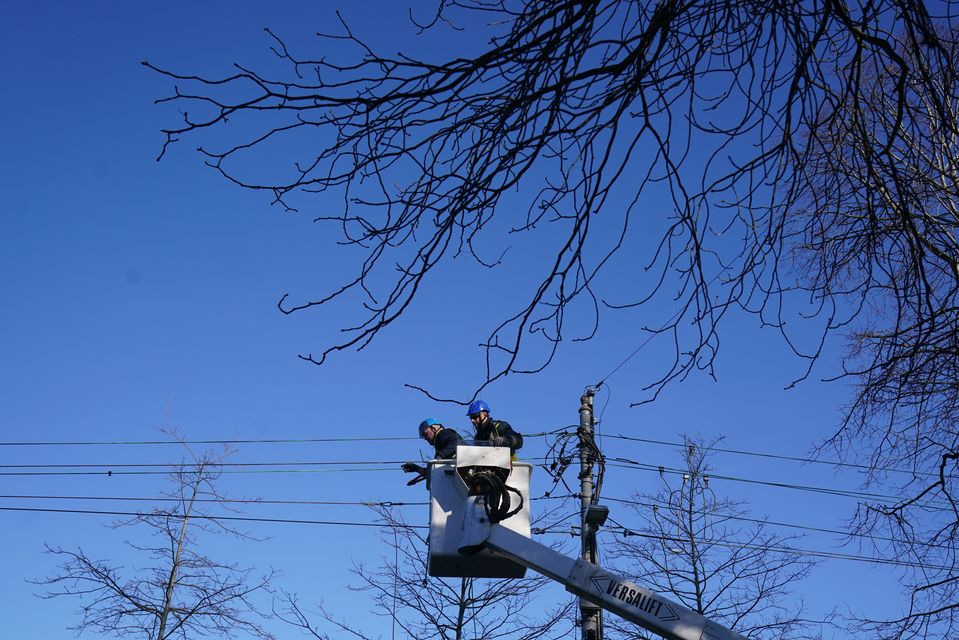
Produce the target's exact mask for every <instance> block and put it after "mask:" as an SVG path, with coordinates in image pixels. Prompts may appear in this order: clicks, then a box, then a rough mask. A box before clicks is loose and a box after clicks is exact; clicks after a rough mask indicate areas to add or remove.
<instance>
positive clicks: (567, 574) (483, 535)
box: [460, 496, 748, 640]
mask: <svg viewBox="0 0 959 640" xmlns="http://www.w3.org/2000/svg"><path fill="white" fill-rule="evenodd" d="M481 500H482V499H481V498H477V497H475V496H472V497H470V498H468V499H467V511H466V514H465V518H464V520H463V530H462V533H461V536H460V552H461V553H463V554H467V555H468V554H470V553H473V552H475V551H478V550H479V549H482V548H489V549H493V550H494V551H497V552H498V553H500V554H502V555H504V556H506V557H508V558H509V559H510V560H512V561H513V562H516V563H518V564H521V565H523V566H524V567H527V568H529V569H532V570H533V571H536V572H537V573H541V574H543V575H544V576H546V577H548V578H552V579H553V580H555V581H557V582H559V583H561V584H563V585H564V586H565V587H566V590H567V591H569V592H571V593H574V594H576V595H578V596H582V597H583V598H586V599H587V600H589V601H590V602H593V603H594V604H596V605H598V606H600V607H602V608H603V609H606V610H607V611H612V612H613V613H615V614H617V615H619V616H621V617H623V618H625V619H626V620H629V621H630V622H635V623H636V624H638V625H640V626H642V627H644V628H646V629H648V630H649V631H652V632H653V633H655V634H657V635H660V636H662V637H663V638H667V639H668V640H748V639H747V638H746V637H745V636H743V635H740V634H738V633H736V632H735V631H731V630H729V629H727V628H726V627H724V626H722V625H720V624H717V623H715V622H712V621H710V620H709V619H707V618H705V617H703V616H701V615H699V614H698V613H696V612H695V611H692V610H690V609H687V608H686V607H684V606H682V605H680V604H677V603H675V602H670V601H669V600H667V599H665V598H663V597H662V596H661V595H659V594H657V593H654V592H652V591H650V590H648V589H644V588H642V587H640V586H637V585H635V584H633V583H632V582H630V581H629V580H626V579H625V578H622V577H620V576H618V575H616V574H615V573H612V572H610V571H606V570H605V569H603V568H602V567H598V566H596V565H594V564H591V563H589V562H586V561H585V560H579V559H573V558H568V557H566V556H564V555H563V554H561V553H558V552H556V551H554V550H553V549H550V548H549V547H547V546H545V545H542V544H540V543H538V542H535V541H533V540H530V539H528V538H526V537H524V536H522V535H520V534H519V533H516V532H515V531H511V530H509V529H507V528H506V527H503V526H501V525H498V524H493V525H491V524H490V523H489V520H488V519H487V518H486V513H485V511H484V507H483V503H482V501H481Z"/></svg>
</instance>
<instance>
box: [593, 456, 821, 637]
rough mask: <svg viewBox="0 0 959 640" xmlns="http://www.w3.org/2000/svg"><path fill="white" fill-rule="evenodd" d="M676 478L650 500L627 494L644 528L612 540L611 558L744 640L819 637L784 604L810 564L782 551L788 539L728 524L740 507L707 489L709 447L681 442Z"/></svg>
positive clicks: (796, 605)
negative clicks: (737, 633) (680, 471)
mask: <svg viewBox="0 0 959 640" xmlns="http://www.w3.org/2000/svg"><path fill="white" fill-rule="evenodd" d="M684 442H685V443H686V448H685V450H684V452H683V466H682V469H683V470H684V473H683V474H682V475H681V476H680V478H679V479H676V480H674V481H673V482H670V481H669V480H668V479H667V478H666V477H665V476H664V477H663V487H662V489H660V491H658V492H657V493H654V494H651V495H644V494H635V495H634V496H633V500H634V501H635V502H634V504H633V505H632V507H633V510H634V511H635V513H636V514H637V515H638V516H639V521H640V522H642V523H643V524H644V525H645V526H644V527H643V529H642V530H641V531H639V532H632V531H631V530H629V529H626V530H625V531H628V532H630V533H632V534H633V535H629V536H626V537H624V538H623V539H622V540H619V541H617V543H616V545H615V546H614V547H613V549H614V550H613V552H612V555H613V557H614V559H615V560H616V561H617V562H618V563H625V564H626V566H627V567H628V572H629V575H631V576H635V578H636V580H637V581H638V582H640V583H642V584H646V585H649V586H650V588H651V589H654V590H656V591H659V592H660V593H664V594H667V595H669V594H672V597H674V598H675V599H676V600H678V601H679V602H681V603H682V604H683V605H685V606H686V607H689V608H690V609H692V610H693V611H696V612H697V613H700V614H702V615H704V616H707V617H708V618H710V619H711V620H715V621H717V622H719V623H721V624H723V625H725V626H727V627H729V628H730V629H733V630H735V631H738V632H739V633H741V634H743V635H744V636H746V637H747V638H749V639H750V640H773V639H781V640H786V639H791V640H798V639H800V638H818V637H821V632H822V629H821V627H822V623H817V622H816V621H815V620H814V619H812V618H810V617H809V614H807V613H806V612H805V611H804V610H803V603H802V601H801V600H796V599H793V598H790V597H789V596H790V594H791V591H792V589H793V588H794V587H795V585H796V583H797V581H799V580H801V579H802V578H803V577H804V576H806V575H807V574H808V573H809V571H810V570H811V569H812V567H813V565H814V562H813V561H812V560H810V559H809V558H806V557H803V556H799V555H796V554H795V553H790V552H788V551H785V552H784V551H783V550H782V549H784V548H788V547H789V546H790V543H791V542H793V541H794V540H795V537H782V536H777V535H775V534H773V533H771V532H769V531H767V530H766V527H765V526H764V525H762V524H756V525H755V526H754V527H752V528H751V529H750V530H744V529H743V527H742V525H741V523H739V522H737V521H736V520H737V519H738V518H739V517H740V516H742V515H743V514H744V513H745V511H744V508H743V506H742V505H741V504H738V503H735V502H733V501H731V500H729V499H728V498H722V497H720V496H718V495H717V494H716V493H715V491H713V489H712V488H711V487H710V486H709V473H710V469H709V463H708V459H707V458H708V452H709V448H710V447H711V446H715V445H716V442H715V441H714V442H708V443H705V442H703V441H701V440H694V439H691V438H688V437H686V438H684ZM609 624H610V626H612V627H613V628H614V629H615V630H616V631H617V632H618V633H619V634H620V635H621V636H623V637H627V638H649V634H648V633H647V632H646V631H644V630H643V629H640V628H639V627H636V626H633V625H629V624H625V623H622V622H621V621H611V622H610V623H609Z"/></svg>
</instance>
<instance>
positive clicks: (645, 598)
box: [587, 569, 679, 622]
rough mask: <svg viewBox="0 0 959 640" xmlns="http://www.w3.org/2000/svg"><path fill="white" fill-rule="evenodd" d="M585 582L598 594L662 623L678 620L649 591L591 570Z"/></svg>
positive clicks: (675, 615)
mask: <svg viewBox="0 0 959 640" xmlns="http://www.w3.org/2000/svg"><path fill="white" fill-rule="evenodd" d="M587 581H588V582H591V583H592V584H593V586H594V587H595V589H596V590H597V591H599V592H600V593H605V594H606V595H608V596H612V597H613V598H616V599H617V600H620V601H621V602H623V603H625V604H628V605H630V606H631V607H633V608H635V609H638V610H639V611H642V612H644V613H646V614H648V615H651V616H653V617H654V618H658V619H659V620H662V621H664V622H675V621H677V620H679V616H678V615H677V614H676V611H675V610H674V609H673V608H672V607H671V606H670V605H669V603H668V602H665V601H664V600H662V599H661V598H659V597H657V596H656V594H654V593H653V592H651V591H647V590H646V589H642V588H640V587H637V586H636V585H634V584H633V583H631V582H619V581H618V580H615V579H613V578H610V577H608V576H604V575H602V574H601V573H600V572H599V571H598V570H595V569H594V570H591V571H590V575H589V576H588V577H587Z"/></svg>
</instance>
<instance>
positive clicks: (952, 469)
mask: <svg viewBox="0 0 959 640" xmlns="http://www.w3.org/2000/svg"><path fill="white" fill-rule="evenodd" d="M906 35H908V34H906ZM934 37H935V38H936V41H937V43H938V45H939V47H940V49H939V51H940V52H941V56H939V57H934V58H931V59H928V60H923V59H922V58H923V55H924V53H925V50H926V47H925V45H924V43H920V42H915V41H912V40H911V39H909V38H908V37H906V36H904V37H902V38H901V39H900V40H899V41H897V42H896V43H895V45H896V49H895V52H894V58H893V59H894V60H895V62H896V64H897V65H898V66H899V67H901V68H902V69H903V70H904V72H903V73H902V74H898V75H890V74H889V73H886V70H885V69H883V68H876V67H874V66H871V65H870V66H868V67H866V68H865V69H864V71H863V81H862V83H861V86H862V87H863V92H862V96H861V99H860V100H852V99H851V97H850V99H848V100H845V101H843V102H841V103H839V104H836V105H834V106H833V110H834V113H835V114H838V117H831V118H828V121H829V126H828V127H823V128H822V129H821V131H819V132H818V134H819V135H818V139H817V140H816V141H815V143H814V144H813V145H811V148H812V149H814V151H815V153H814V154H813V155H812V156H811V159H812V160H813V161H812V162H810V163H809V165H808V166H807V167H806V171H807V173H808V175H810V177H811V187H812V191H811V195H810V207H809V211H810V212H815V211H818V212H821V213H820V214H819V215H817V218H818V219H817V220H816V221H815V223H814V225H811V226H810V225H808V223H806V225H807V228H808V229H810V230H814V231H813V232H811V233H807V235H806V241H807V243H808V245H809V251H808V254H810V255H812V256H813V257H814V258H815V260H816V262H814V263H810V264H809V265H808V269H809V272H810V273H811V274H812V276H813V282H815V283H816V284H817V286H819V287H821V288H822V289H824V290H826V291H830V292H833V291H835V292H842V294H843V295H844V296H846V297H852V298H855V300H854V302H853V304H854V305H855V306H856V307H857V308H865V309H868V315H867V317H866V318H863V319H862V320H861V321H859V322H857V323H856V324H855V325H853V326H852V331H851V332H850V335H851V337H852V341H853V342H852V343H853V347H854V349H853V353H852V357H851V358H850V359H849V360H848V361H847V363H846V366H847V369H846V373H847V375H852V376H855V379H856V381H857V382H858V385H859V388H858V393H857V394H856V395H855V397H854V398H853V400H852V402H851V404H850V407H849V411H848V412H847V415H846V419H845V421H844V422H843V424H842V425H841V426H840V428H839V429H838V431H837V432H836V434H835V435H834V436H833V438H831V439H830V441H829V442H828V443H827V446H831V447H832V448H834V449H835V450H836V451H838V452H839V453H840V454H841V455H842V456H843V457H845V458H847V459H851V460H853V461H855V462H856V463H859V464H861V465H862V466H863V467H864V468H866V469H867V470H868V481H869V483H870V484H875V485H880V486H882V487H883V488H884V489H885V490H886V491H890V490H891V491H892V492H894V493H895V495H900V496H903V498H902V500H901V501H900V502H898V503H890V504H863V505H861V507H860V509H859V511H858V512H857V514H856V516H855V518H854V520H853V525H854V530H855V531H857V532H859V533H865V534H871V536H870V537H868V538H866V539H867V540H870V541H872V545H871V546H872V549H873V550H874V551H875V552H876V553H877V554H878V555H880V556H881V557H896V558H908V559H910V560H912V561H913V562H914V563H915V566H914V568H913V569H907V570H905V572H904V575H903V581H904V583H905V584H906V585H907V586H908V588H909V593H910V600H909V605H908V607H907V609H906V610H905V612H904V613H903V615H902V616H898V617H892V618H890V619H888V620H870V621H860V622H862V625H861V626H863V627H864V628H866V629H868V630H869V632H870V633H873V634H879V635H881V636H882V637H890V638H913V637H952V636H955V635H956V634H957V633H959V615H957V614H959V566H957V555H956V554H957V549H959V544H957V543H959V508H957V504H956V498H957V496H959V494H957V491H959V485H957V480H959V477H957V475H956V473H957V471H959V467H957V464H956V463H957V460H959V440H957V437H959V429H957V425H959V304H957V303H959V300H957V291H959V266H957V257H959V243H957V241H956V229H957V226H959V144H957V142H959V131H957V128H956V126H957V122H959V84H957V80H959V78H957V75H956V68H957V66H959V43H957V39H956V31H955V27H954V25H952V24H947V25H940V27H939V29H937V30H936V32H935V34H934ZM867 136H869V137H872V138H873V139H875V140H876V141H877V143H878V145H877V146H876V147H875V148H872V149H870V148H863V146H862V141H863V140H864V139H865V138H866V137H867ZM807 218H808V216H807ZM801 219H802V218H799V219H798V220H801Z"/></svg>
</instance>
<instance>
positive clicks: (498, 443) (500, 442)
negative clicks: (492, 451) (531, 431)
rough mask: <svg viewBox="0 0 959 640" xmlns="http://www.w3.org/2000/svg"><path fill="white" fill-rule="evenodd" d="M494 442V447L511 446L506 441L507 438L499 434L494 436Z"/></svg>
mask: <svg viewBox="0 0 959 640" xmlns="http://www.w3.org/2000/svg"><path fill="white" fill-rule="evenodd" d="M492 443H493V446H494V447H508V446H509V445H508V444H507V443H506V438H504V437H503V436H497V437H495V438H493V440H492Z"/></svg>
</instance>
